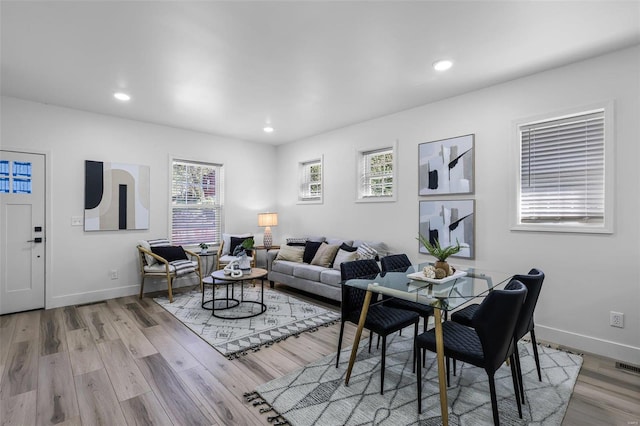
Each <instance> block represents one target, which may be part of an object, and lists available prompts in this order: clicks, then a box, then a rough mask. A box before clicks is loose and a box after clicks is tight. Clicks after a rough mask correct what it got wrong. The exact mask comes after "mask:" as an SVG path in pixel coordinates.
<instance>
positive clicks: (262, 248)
mask: <svg viewBox="0 0 640 426" xmlns="http://www.w3.org/2000/svg"><path fill="white" fill-rule="evenodd" d="M253 249H254V250H255V251H256V266H258V250H264V251H265V253H269V250H280V246H276V245H272V246H271V247H265V246H253ZM265 256H266V255H265ZM264 267H265V268H266V267H267V258H266V257H265V264H264Z"/></svg>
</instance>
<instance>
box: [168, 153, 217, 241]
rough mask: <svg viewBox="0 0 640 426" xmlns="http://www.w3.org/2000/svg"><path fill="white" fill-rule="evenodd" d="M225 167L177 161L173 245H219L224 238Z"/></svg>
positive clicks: (172, 187)
mask: <svg viewBox="0 0 640 426" xmlns="http://www.w3.org/2000/svg"><path fill="white" fill-rule="evenodd" d="M221 180H222V166H221V165H219V164H207V163H199V162H195V161H185V160H173V161H172V179H171V241H172V243H173V244H176V245H187V244H199V243H202V242H205V243H213V244H217V243H219V242H220V236H221V235H222V229H221V227H222V205H223V203H222V193H221V188H222V185H221Z"/></svg>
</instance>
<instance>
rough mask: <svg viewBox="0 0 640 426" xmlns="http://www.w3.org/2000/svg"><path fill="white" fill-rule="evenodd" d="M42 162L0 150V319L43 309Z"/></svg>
mask: <svg viewBox="0 0 640 426" xmlns="http://www.w3.org/2000/svg"><path fill="white" fill-rule="evenodd" d="M44 176H45V157H44V155H41V154H28V153H23V152H14V151H1V150H0V226H1V228H0V234H1V237H0V241H1V242H0V314H8V313H12V312H20V311H26V310H30V309H39V308H44V300H45V299H44V278H45V273H44V267H45V261H44V256H45V229H44V219H45V178H44Z"/></svg>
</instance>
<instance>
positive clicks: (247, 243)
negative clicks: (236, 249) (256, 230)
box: [242, 237, 253, 250]
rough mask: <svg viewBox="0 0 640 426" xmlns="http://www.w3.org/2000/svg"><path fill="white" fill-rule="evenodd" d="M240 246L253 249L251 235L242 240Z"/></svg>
mask: <svg viewBox="0 0 640 426" xmlns="http://www.w3.org/2000/svg"><path fill="white" fill-rule="evenodd" d="M242 248H244V249H245V250H251V249H253V237H249V238H247V239H246V240H244V241H243V242H242Z"/></svg>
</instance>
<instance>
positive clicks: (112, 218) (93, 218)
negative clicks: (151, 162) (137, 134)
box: [84, 160, 151, 231]
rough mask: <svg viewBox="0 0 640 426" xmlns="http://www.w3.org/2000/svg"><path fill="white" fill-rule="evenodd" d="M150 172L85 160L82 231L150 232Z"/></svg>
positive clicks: (130, 165) (136, 166) (119, 164)
mask: <svg viewBox="0 0 640 426" xmlns="http://www.w3.org/2000/svg"><path fill="white" fill-rule="evenodd" d="M150 186H151V179H150V169H149V166H143V165H138V164H123V163H110V162H103V161H91V160H87V161H85V181H84V230H85V231H117V230H131V229H149V206H150Z"/></svg>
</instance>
